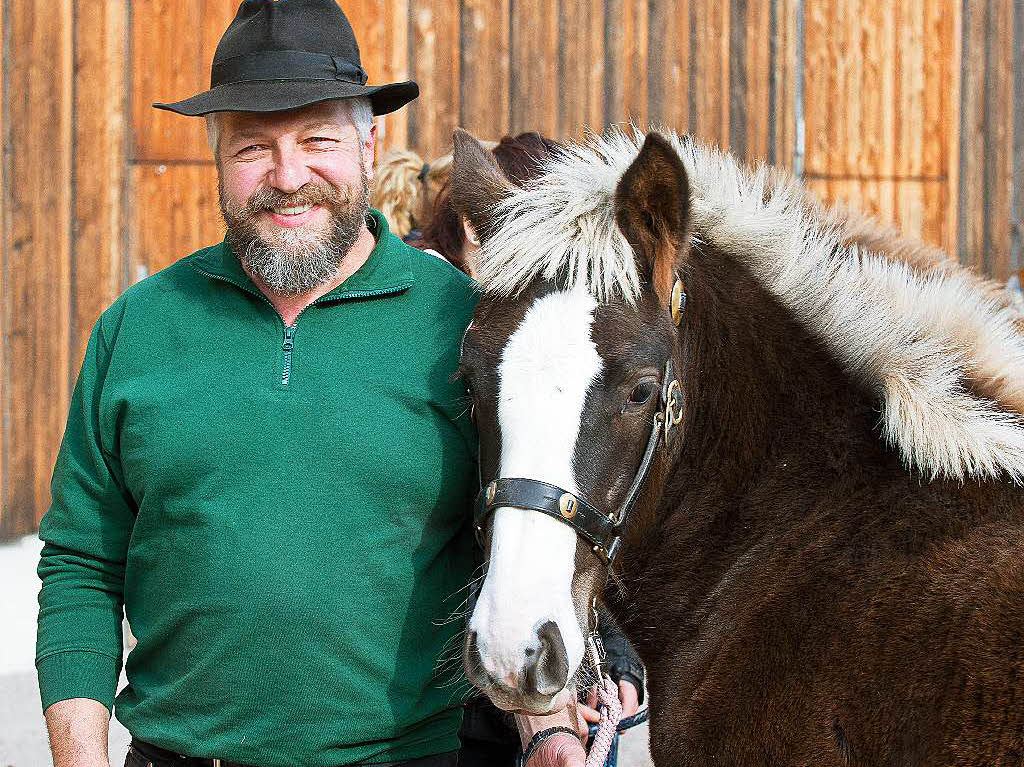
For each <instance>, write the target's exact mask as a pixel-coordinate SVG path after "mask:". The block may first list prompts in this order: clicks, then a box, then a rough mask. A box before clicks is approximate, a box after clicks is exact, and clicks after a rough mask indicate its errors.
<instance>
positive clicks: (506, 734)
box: [371, 132, 644, 767]
mask: <svg viewBox="0 0 1024 767" xmlns="http://www.w3.org/2000/svg"><path fill="white" fill-rule="evenodd" d="M485 146H486V147H487V148H489V149H490V150H491V152H492V153H493V154H494V157H495V159H496V160H497V162H498V166H499V167H500V168H501V170H502V172H503V173H504V174H505V175H506V176H507V177H508V179H509V180H510V181H512V183H514V184H516V185H517V186H523V185H524V184H526V183H527V182H529V181H530V180H531V179H533V178H536V177H537V176H538V175H539V174H540V172H541V169H542V164H543V162H544V160H545V159H546V158H547V157H549V156H550V155H551V154H552V153H554V152H557V151H558V149H559V144H558V143H557V142H555V141H553V140H552V139H548V138H545V137H544V136H542V135H540V134H539V133H536V132H527V133H521V134H519V135H518V136H515V137H512V136H505V137H504V138H502V139H501V141H498V142H487V143H485ZM450 167H451V155H450V154H448V155H444V156H443V157H441V158H439V159H437V160H435V161H434V162H432V163H429V164H427V163H423V162H422V160H421V159H420V157H419V155H417V154H416V153H415V152H412V151H410V150H396V151H392V152H389V153H388V154H387V155H385V156H384V158H383V159H382V161H381V162H380V163H379V164H378V166H377V174H376V177H377V182H376V184H375V187H374V190H373V192H372V196H371V199H372V200H374V205H375V207H377V208H378V209H379V210H380V211H381V212H382V213H385V212H386V215H388V216H389V221H390V222H391V225H392V231H395V232H403V236H404V237H405V239H406V241H407V242H409V243H410V244H412V245H414V246H416V247H417V248H420V249H421V250H425V251H427V252H428V253H434V254H436V255H438V256H440V257H442V258H445V259H447V260H448V261H450V262H451V263H452V264H453V265H455V266H457V267H458V268H459V269H461V270H462V271H464V272H465V273H466V274H469V275H470V276H472V274H473V253H474V252H475V251H476V249H477V248H479V246H480V241H479V239H478V238H477V236H476V233H475V232H474V231H473V228H472V226H470V224H469V222H468V221H466V220H465V219H464V218H462V217H461V216H460V215H459V214H458V213H456V211H455V209H454V208H453V207H452V204H451V200H450V197H449V190H448V171H449V169H450ZM478 555H480V556H482V552H479V551H478ZM599 612H600V619H599V622H598V627H599V630H600V634H601V640H602V643H603V645H604V647H605V652H606V664H607V670H608V672H609V675H610V676H611V678H612V679H613V680H614V681H615V682H616V683H617V684H618V685H619V698H620V700H621V701H622V708H623V710H622V716H623V718H626V717H629V716H632V715H633V714H635V713H636V711H637V708H638V707H639V705H640V704H641V703H642V702H643V686H644V668H643V664H642V663H641V662H640V658H639V657H638V656H637V654H636V651H635V650H634V649H633V647H632V645H630V643H629V640H628V639H626V637H625V636H624V635H623V633H622V631H621V629H620V628H619V627H618V625H617V624H616V623H615V621H614V620H613V619H612V617H611V615H610V614H609V613H608V612H607V610H604V609H603V608H602V607H601V606H600V605H599ZM583 694H584V700H583V701H581V705H580V706H579V709H578V710H579V713H580V715H581V716H582V718H583V720H584V722H586V723H594V722H597V721H598V719H599V714H598V712H597V711H596V710H594V708H593V707H592V706H593V704H594V699H595V693H594V691H593V689H591V690H590V691H589V693H588V692H584V693H583ZM587 704H589V705H587ZM584 736H585V730H584V731H583V732H581V737H584ZM459 738H460V739H461V741H462V748H461V749H460V751H459V765H460V767H489V766H493V767H502V766H503V765H509V766H511V765H513V764H515V761H516V758H517V756H518V754H519V751H520V738H519V734H518V732H517V728H516V724H515V721H514V719H513V717H512V715H510V714H507V713H505V712H503V711H501V710H499V709H498V708H496V707H495V706H494V704H492V703H491V702H490V701H489V700H488V699H487V698H485V697H483V696H476V697H473V698H471V699H470V700H469V702H467V704H466V712H465V716H464V718H463V722H462V729H461V730H460V731H459Z"/></svg>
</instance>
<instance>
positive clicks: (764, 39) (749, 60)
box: [734, 1, 779, 162]
mask: <svg viewBox="0 0 1024 767" xmlns="http://www.w3.org/2000/svg"><path fill="white" fill-rule="evenodd" d="M745 11H746V12H745V14H744V16H743V17H742V26H741V28H740V33H741V34H742V36H743V48H744V61H743V65H742V70H743V73H744V80H745V83H746V88H745V89H744V91H743V92H742V93H740V94H739V98H740V99H741V103H742V105H743V110H744V122H745V130H744V147H743V148H744V150H745V151H744V153H743V155H744V156H745V157H746V159H748V160H755V159H760V160H765V161H767V162H773V161H774V148H775V147H774V133H775V131H774V127H775V123H776V121H777V120H778V119H779V118H778V115H777V110H778V109H779V105H777V104H775V103H774V99H773V86H774V76H775V69H774V66H775V65H774V61H773V52H774V50H773V49H774V46H773V44H772V41H773V35H774V34H775V30H774V29H773V14H772V4H771V3H770V2H760V1H756V2H747V3H746V8H745ZM734 34H735V33H734Z"/></svg>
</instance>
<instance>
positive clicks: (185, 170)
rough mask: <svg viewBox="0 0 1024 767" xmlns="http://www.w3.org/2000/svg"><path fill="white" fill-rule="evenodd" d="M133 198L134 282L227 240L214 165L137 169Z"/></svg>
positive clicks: (132, 183)
mask: <svg viewBox="0 0 1024 767" xmlns="http://www.w3.org/2000/svg"><path fill="white" fill-rule="evenodd" d="M129 193H130V194H131V197H132V200H133V205H132V210H131V220H130V223H129V231H128V241H129V243H130V250H129V253H130V259H131V267H132V271H131V281H132V282H137V281H139V280H141V279H143V278H145V277H148V276H149V275H151V274H155V273H156V272H158V271H160V270H161V269H163V268H164V267H166V266H169V265H170V264H173V263H174V262H175V261H177V260H178V259H180V258H182V257H184V256H187V255H189V254H190V253H192V252H194V251H196V250H199V249H200V248H203V247H206V246H207V245H213V244H215V243H217V242H220V241H221V240H222V239H223V238H224V225H223V223H222V221H221V218H220V208H219V207H218V204H217V171H216V168H215V167H214V166H213V164H212V163H209V164H197V165H135V166H133V167H132V169H131V177H130V180H129Z"/></svg>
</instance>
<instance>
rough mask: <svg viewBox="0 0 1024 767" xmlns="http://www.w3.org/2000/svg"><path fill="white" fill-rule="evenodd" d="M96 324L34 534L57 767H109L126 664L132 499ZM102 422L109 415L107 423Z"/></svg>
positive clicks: (46, 696)
mask: <svg viewBox="0 0 1024 767" xmlns="http://www.w3.org/2000/svg"><path fill="white" fill-rule="evenodd" d="M102 322H103V320H102V318H101V320H100V321H99V322H97V324H96V327H95V328H94V329H93V333H92V336H91V337H90V339H89V346H88V349H87V350H86V354H85V360H84V362H83V364H82V371H81V373H80V374H79V377H78V382H77V384H76V385H75V391H74V393H73V395H72V397H71V408H70V412H69V415H68V422H67V428H66V429H65V431H64V439H63V442H62V443H61V448H60V452H59V453H58V456H57V463H56V466H55V467H54V473H53V481H52V483H51V494H52V497H53V501H52V503H51V505H50V508H49V510H48V511H47V513H46V515H45V516H44V517H43V520H42V522H41V523H40V527H39V537H40V538H41V539H42V540H43V541H44V542H45V545H44V546H43V550H42V553H41V555H40V559H39V568H38V573H39V578H40V580H41V581H42V584H41V588H40V590H39V625H38V634H37V642H36V670H37V674H38V677H39V694H40V698H41V701H42V708H43V711H44V714H45V716H46V723H47V727H48V729H49V732H50V740H51V745H52V747H53V754H54V764H56V765H58V767H63V765H68V766H69V767H70V765H75V766H76V767H77V766H78V765H88V766H89V767H92V765H94V764H95V765H100V764H102V765H106V764H107V729H108V724H109V719H110V708H111V706H112V704H113V700H114V693H115V692H116V689H117V680H118V674H119V673H120V670H121V657H122V635H121V622H122V615H123V612H122V603H123V599H124V563H125V557H126V554H127V549H128V540H129V538H130V537H131V532H132V527H133V525H134V522H135V514H134V501H133V500H132V498H131V496H130V494H129V493H128V492H127V490H126V489H125V486H124V482H123V478H122V473H121V466H120V460H119V458H118V456H117V455H116V454H115V452H113V451H114V450H116V447H111V445H114V446H116V440H113V439H111V435H110V433H109V432H110V430H111V429H112V428H114V427H113V426H112V425H111V424H112V423H114V422H116V420H115V418H114V417H113V416H112V415H111V414H105V413H104V412H103V408H102V406H101V400H102V394H103V391H104V385H105V383H106V379H107V373H108V370H109V366H110V358H111V354H110V349H109V347H108V346H107V343H106V341H105V339H104V337H103V333H102V329H101V328H102ZM105 416H106V417H105Z"/></svg>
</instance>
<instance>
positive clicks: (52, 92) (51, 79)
mask: <svg viewBox="0 0 1024 767" xmlns="http://www.w3.org/2000/svg"><path fill="white" fill-rule="evenodd" d="M7 10H8V12H9V13H10V16H9V19H8V20H7V23H8V24H9V27H8V29H9V34H10V39H11V40H16V41H18V45H17V46H13V47H12V49H11V50H9V51H7V52H6V56H7V57H8V59H9V64H8V70H7V73H6V75H7V78H8V79H7V82H6V89H5V94H6V96H7V97H8V99H9V102H8V104H7V119H8V123H9V124H8V125H7V126H6V127H7V131H8V135H9V139H8V141H7V143H6V146H5V149H8V150H10V152H11V155H10V158H9V162H10V164H9V166H8V168H9V170H10V176H7V177H6V179H7V181H8V184H7V186H8V187H9V189H7V190H6V191H5V196H6V197H7V200H8V206H9V207H8V211H9V216H10V220H9V225H8V227H6V231H5V242H4V251H5V254H6V263H5V267H6V274H5V277H6V280H5V286H4V287H5V295H4V298H5V300H4V307H3V311H4V313H5V317H4V329H5V331H6V333H7V336H6V342H7V345H8V352H9V354H10V356H9V357H8V358H7V359H8V363H9V364H10V365H11V366H13V367H14V368H15V371H16V374H14V375H10V376H9V377H8V379H7V388H6V392H7V394H8V396H9V409H8V413H7V415H8V418H7V420H6V423H5V427H6V428H7V429H9V434H8V440H9V442H8V444H9V446H10V451H9V463H8V482H7V484H6V486H5V488H4V490H5V496H4V498H3V502H2V511H0V538H5V537H10V536H12V535H14V534H16V533H24V532H28V531H30V530H32V529H34V527H35V524H36V522H37V520H38V519H39V516H40V515H41V514H42V512H43V511H45V508H46V506H47V504H48V502H49V488H48V484H49V477H50V472H51V470H52V469H53V461H54V458H55V457H56V452H57V447H58V444H59V442H60V437H61V434H62V431H63V427H64V423H65V420H66V418H67V410H68V401H69V394H70V392H69V389H68V380H69V376H70V372H69V369H70V360H69V349H70V340H69V339H70V330H69V329H70V284H71V273H70V272H71V269H70V250H71V244H70V228H71V204H72V188H71V183H72V175H71V174H72V165H73V160H72V152H73V149H72V111H73V103H72V92H71V89H72V80H73V63H74V62H73V54H72V40H73V32H74V27H73V15H74V14H73V7H72V0H55V1H54V2H50V3H46V4H42V3H29V2H20V3H14V4H10V5H8V7H7Z"/></svg>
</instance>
